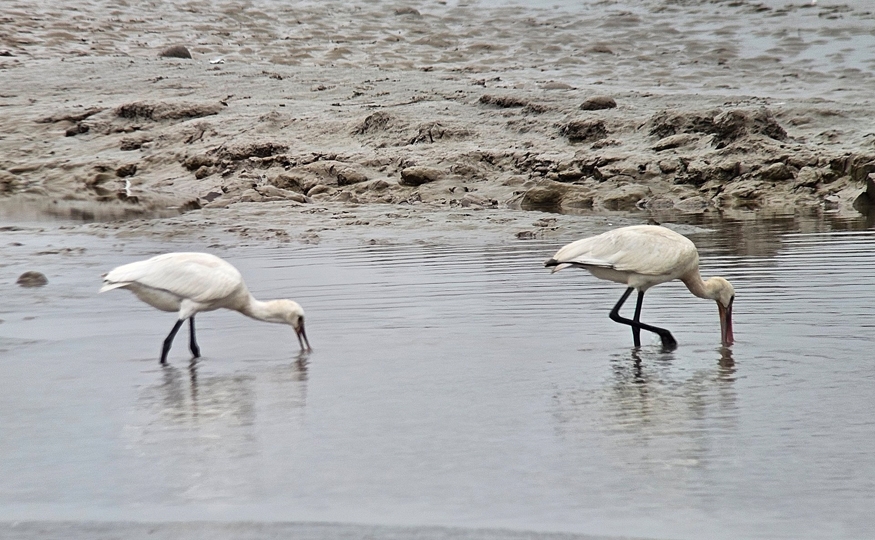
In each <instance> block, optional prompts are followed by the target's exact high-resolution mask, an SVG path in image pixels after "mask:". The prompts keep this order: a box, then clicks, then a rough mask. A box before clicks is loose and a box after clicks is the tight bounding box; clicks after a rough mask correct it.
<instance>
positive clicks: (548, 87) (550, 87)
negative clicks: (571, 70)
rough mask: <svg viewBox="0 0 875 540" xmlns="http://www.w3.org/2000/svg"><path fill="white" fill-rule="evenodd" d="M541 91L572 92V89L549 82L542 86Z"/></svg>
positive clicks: (555, 82)
mask: <svg viewBox="0 0 875 540" xmlns="http://www.w3.org/2000/svg"><path fill="white" fill-rule="evenodd" d="M541 90H574V87H573V86H571V85H570V84H566V83H563V82H557V81H550V82H546V83H544V84H542V85H541Z"/></svg>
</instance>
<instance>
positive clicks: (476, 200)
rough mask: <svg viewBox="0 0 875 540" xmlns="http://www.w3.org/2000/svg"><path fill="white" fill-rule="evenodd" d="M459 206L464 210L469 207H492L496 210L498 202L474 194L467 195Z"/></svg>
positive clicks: (460, 201)
mask: <svg viewBox="0 0 875 540" xmlns="http://www.w3.org/2000/svg"><path fill="white" fill-rule="evenodd" d="M459 205H461V206H462V207H463V208H469V207H472V206H474V207H478V206H479V207H482V208H486V207H490V208H495V207H496V206H498V201H496V200H495V199H487V198H486V197H481V196H480V195H475V194H474V193H465V195H463V196H462V198H461V199H459Z"/></svg>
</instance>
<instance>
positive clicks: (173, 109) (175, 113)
mask: <svg viewBox="0 0 875 540" xmlns="http://www.w3.org/2000/svg"><path fill="white" fill-rule="evenodd" d="M224 107H225V106H224V105H222V104H221V103H163V102H158V103H150V102H145V101H136V102H134V103H125V104H124V105H119V106H118V107H116V109H115V115H116V116H118V117H119V118H128V119H131V120H136V119H146V120H155V121H158V120H183V119H190V118H201V117H203V116H210V115H213V114H219V112H220V111H221V110H222V109H224Z"/></svg>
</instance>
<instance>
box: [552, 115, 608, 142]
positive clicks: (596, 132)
mask: <svg viewBox="0 0 875 540" xmlns="http://www.w3.org/2000/svg"><path fill="white" fill-rule="evenodd" d="M559 132H560V134H561V135H564V136H566V137H568V140H569V141H571V142H585V141H596V140H599V139H604V138H605V137H607V136H608V130H607V128H606V127H605V123H604V122H602V121H601V120H572V121H571V122H568V123H567V124H565V125H564V126H562V128H561V129H560V131H559Z"/></svg>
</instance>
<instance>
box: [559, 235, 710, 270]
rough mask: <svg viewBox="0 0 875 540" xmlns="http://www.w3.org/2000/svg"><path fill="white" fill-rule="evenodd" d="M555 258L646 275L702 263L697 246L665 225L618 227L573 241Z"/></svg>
mask: <svg viewBox="0 0 875 540" xmlns="http://www.w3.org/2000/svg"><path fill="white" fill-rule="evenodd" d="M553 258H554V259H555V260H556V261H557V262H559V263H560V264H562V263H571V264H579V265H585V266H595V267H601V268H613V269H614V270H619V271H621V272H635V273H638V274H645V275H669V274H674V273H677V272H678V271H679V270H680V269H682V268H688V267H689V265H691V264H698V254H697V252H696V247H695V245H694V244H693V243H692V241H690V240H689V239H688V238H686V237H685V236H682V235H680V234H678V233H676V232H674V231H671V230H670V229H666V228H664V227H657V226H650V225H642V226H635V227H623V228H620V229H614V230H611V231H608V232H606V233H603V234H600V235H598V236H593V237H591V238H584V239H583V240H578V241H576V242H572V243H570V244H568V245H566V246H565V247H563V248H562V249H560V250H559V251H558V252H557V253H556V255H554V256H553Z"/></svg>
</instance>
